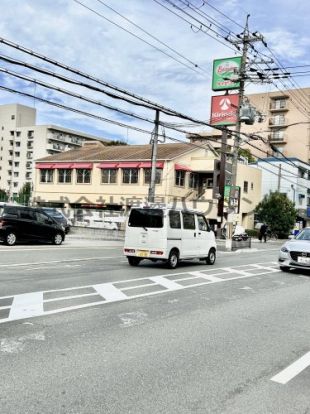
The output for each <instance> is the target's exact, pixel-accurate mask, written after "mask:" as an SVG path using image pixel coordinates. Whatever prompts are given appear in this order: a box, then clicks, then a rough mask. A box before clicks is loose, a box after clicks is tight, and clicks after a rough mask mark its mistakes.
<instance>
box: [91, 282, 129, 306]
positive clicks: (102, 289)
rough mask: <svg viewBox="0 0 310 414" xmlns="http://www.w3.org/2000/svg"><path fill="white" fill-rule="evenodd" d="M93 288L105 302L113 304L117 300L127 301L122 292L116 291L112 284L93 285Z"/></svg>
mask: <svg viewBox="0 0 310 414" xmlns="http://www.w3.org/2000/svg"><path fill="white" fill-rule="evenodd" d="M93 288H94V289H95V290H96V292H98V293H99V295H100V296H102V297H103V298H105V299H106V301H109V302H114V301H117V300H122V299H128V296H126V295H125V294H124V293H123V292H122V291H120V290H119V289H117V288H116V287H115V286H114V285H113V284H112V283H102V284H100V285H94V286H93Z"/></svg>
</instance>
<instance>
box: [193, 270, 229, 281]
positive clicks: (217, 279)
mask: <svg viewBox="0 0 310 414" xmlns="http://www.w3.org/2000/svg"><path fill="white" fill-rule="evenodd" d="M189 274H190V275H193V276H195V277H199V278H200V277H201V278H203V279H206V280H209V281H210V282H220V281H221V280H223V279H221V278H219V277H216V276H213V275H209V274H205V273H202V272H189Z"/></svg>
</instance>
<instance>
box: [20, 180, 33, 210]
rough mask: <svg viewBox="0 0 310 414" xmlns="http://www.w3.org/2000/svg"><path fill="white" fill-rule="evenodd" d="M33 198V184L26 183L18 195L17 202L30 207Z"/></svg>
mask: <svg viewBox="0 0 310 414" xmlns="http://www.w3.org/2000/svg"><path fill="white" fill-rule="evenodd" d="M30 197H31V183H25V184H24V185H23V186H22V188H21V190H20V191H19V193H18V199H17V201H18V202H19V203H21V204H25V205H28V204H29V200H30Z"/></svg>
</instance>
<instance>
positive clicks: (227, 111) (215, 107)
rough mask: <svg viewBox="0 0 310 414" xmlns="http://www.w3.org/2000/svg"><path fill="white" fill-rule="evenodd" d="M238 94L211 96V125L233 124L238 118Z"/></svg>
mask: <svg viewBox="0 0 310 414" xmlns="http://www.w3.org/2000/svg"><path fill="white" fill-rule="evenodd" d="M238 107H239V95H238V94H232V95H219V96H212V97H211V117H210V124H211V125H235V124H236V122H237V119H238Z"/></svg>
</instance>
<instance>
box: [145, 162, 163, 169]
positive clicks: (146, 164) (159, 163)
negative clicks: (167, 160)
mask: <svg viewBox="0 0 310 414" xmlns="http://www.w3.org/2000/svg"><path fill="white" fill-rule="evenodd" d="M139 167H140V168H152V163H151V162H150V161H146V162H140V165H139ZM156 168H164V163H163V162H162V161H157V163H156Z"/></svg>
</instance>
